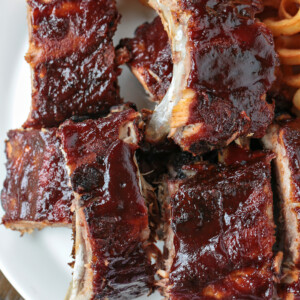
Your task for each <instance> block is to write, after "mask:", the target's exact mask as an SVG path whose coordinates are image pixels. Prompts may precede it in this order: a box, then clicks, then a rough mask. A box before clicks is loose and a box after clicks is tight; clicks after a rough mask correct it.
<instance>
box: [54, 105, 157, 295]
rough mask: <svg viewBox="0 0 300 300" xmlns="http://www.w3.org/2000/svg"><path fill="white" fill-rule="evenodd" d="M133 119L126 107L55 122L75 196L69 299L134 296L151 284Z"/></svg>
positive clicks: (134, 115) (135, 120)
mask: <svg viewBox="0 0 300 300" xmlns="http://www.w3.org/2000/svg"><path fill="white" fill-rule="evenodd" d="M138 123H139V114H138V113H137V112H135V111H134V110H132V109H131V110H126V111H123V112H118V113H114V114H112V115H111V116H109V117H107V118H103V119H98V120H87V121H84V122H81V123H74V122H72V121H67V122H66V123H64V124H63V125H62V126H61V128H60V137H61V138H62V142H63V150H64V152H65V154H66V159H67V165H68V167H69V170H70V177H71V181H72V186H73V189H74V191H75V194H76V199H77V200H76V205H75V206H76V242H75V255H76V260H75V267H74V275H73V283H72V292H71V297H70V299H133V298H135V297H138V296H140V295H142V294H145V293H147V292H148V291H149V289H150V288H152V286H153V282H154V268H153V266H152V264H151V260H150V256H151V253H150V252H151V250H152V247H153V245H152V244H151V243H150V242H149V238H150V230H149V224H148V209H147V206H146V203H145V198H144V197H143V195H142V188H141V178H139V176H140V175H139V173H138V169H137V166H136V163H135V158H134V155H135V150H136V149H137V148H138V145H137V143H138V141H139V139H140V136H139V131H138V127H137V125H138Z"/></svg>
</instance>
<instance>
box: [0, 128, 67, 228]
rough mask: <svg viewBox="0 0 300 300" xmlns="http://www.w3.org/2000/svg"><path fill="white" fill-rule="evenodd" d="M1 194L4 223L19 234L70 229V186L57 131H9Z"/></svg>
mask: <svg viewBox="0 0 300 300" xmlns="http://www.w3.org/2000/svg"><path fill="white" fill-rule="evenodd" d="M6 155H7V163H6V169H7V175H6V179H5V182H4V187H3V190H2V192H1V201H2V206H3V209H4V211H5V215H4V217H3V219H2V222H3V224H4V225H5V226H6V227H8V228H11V229H14V230H20V231H21V232H30V231H32V230H33V229H35V228H37V229H42V228H43V227H45V226H49V225H50V226H71V223H72V213H71V211H70V207H71V203H72V200H73V193H72V189H71V187H69V186H68V180H69V178H68V174H67V170H66V169H65V164H64V157H63V154H62V152H61V150H60V142H59V140H58V139H57V138H56V129H49V130H42V131H39V130H35V129H33V130H11V131H9V132H8V140H7V141H6Z"/></svg>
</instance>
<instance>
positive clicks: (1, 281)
mask: <svg viewBox="0 0 300 300" xmlns="http://www.w3.org/2000/svg"><path fill="white" fill-rule="evenodd" d="M0 300H24V299H23V298H22V297H21V296H20V295H19V294H18V292H17V291H16V290H15V289H14V288H13V287H12V285H11V284H10V283H9V282H8V281H7V279H6V278H5V277H4V275H3V274H2V273H1V271H0Z"/></svg>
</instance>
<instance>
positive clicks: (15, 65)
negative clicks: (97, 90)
mask: <svg viewBox="0 0 300 300" xmlns="http://www.w3.org/2000/svg"><path fill="white" fill-rule="evenodd" d="M118 5H119V10H120V12H121V14H122V16H123V17H122V22H121V24H120V25H119V30H118V32H117V35H116V37H115V41H116V42H118V41H119V39H120V38H121V37H131V36H132V35H133V32H134V30H135V28H136V27H137V26H138V25H139V24H141V23H143V22H144V21H151V20H152V19H153V16H154V13H153V12H152V11H151V10H150V9H148V8H145V7H143V6H142V5H141V4H139V2H138V1H137V0H119V3H118ZM27 48H28V36H27V21H26V4H25V0H1V10H0V186H1V188H2V183H3V180H4V178H5V167H4V163H5V161H6V158H5V155H4V140H5V138H6V132H7V131H8V130H9V129H13V128H18V127H20V126H21V125H22V123H23V122H24V121H25V120H26V118H27V115H28V112H29V108H30V101H31V82H30V69H29V66H28V65H27V64H26V62H25V61H24V55H25V53H26V51H27ZM120 86H121V94H122V96H123V97H124V98H125V100H127V101H132V102H136V103H137V104H138V106H139V107H149V105H150V104H149V102H147V99H146V96H145V93H144V91H143V89H142V87H141V86H140V85H139V84H138V82H137V80H136V79H135V78H134V77H133V75H132V74H131V73H130V72H129V71H128V70H127V68H124V71H123V73H122V76H121V79H120ZM2 215H3V210H2V208H0V217H2ZM71 248H72V241H71V230H70V229H66V228H58V229H52V228H48V229H44V230H42V231H40V232H34V233H33V234H31V235H28V234H27V235H24V236H23V237H20V234H19V233H18V232H13V231H11V230H8V229H5V227H4V226H3V225H1V226H0V269H1V271H2V272H3V273H4V274H5V276H6V277H7V278H8V280H9V281H10V282H11V283H12V284H13V286H14V287H15V288H16V289H17V290H18V292H19V293H20V294H21V295H22V296H23V297H24V298H25V299H28V300H62V299H64V296H65V294H66V291H67V288H68V285H69V283H70V280H71V273H72V270H71V268H70V267H69V266H68V265H67V263H68V262H70V261H71V258H70V252H71ZM160 298H161V297H160V296H159V295H158V294H155V295H152V296H151V297H149V298H146V297H143V298H142V299H149V300H150V299H151V300H154V299H160Z"/></svg>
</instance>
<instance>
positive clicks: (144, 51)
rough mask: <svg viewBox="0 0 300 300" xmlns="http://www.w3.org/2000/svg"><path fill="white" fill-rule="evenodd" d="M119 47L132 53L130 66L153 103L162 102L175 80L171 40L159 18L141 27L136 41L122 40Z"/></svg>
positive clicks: (133, 39) (137, 31) (137, 30)
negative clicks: (173, 79)
mask: <svg viewBox="0 0 300 300" xmlns="http://www.w3.org/2000/svg"><path fill="white" fill-rule="evenodd" d="M120 47H121V48H122V47H123V48H125V49H126V50H127V51H128V52H129V55H130V56H129V61H128V62H127V64H128V66H129V67H130V68H131V71H132V72H133V74H135V76H136V77H137V79H138V80H139V81H140V82H141V84H142V85H143V87H144V88H145V90H146V91H147V93H148V94H149V95H150V97H151V100H154V101H161V100H162V99H163V97H164V96H165V94H166V91H167V90H168V88H169V86H170V83H171V80H172V70H173V62H172V54H171V47H170V44H169V38H168V35H167V33H166V31H165V30H164V27H163V25H162V23H161V20H160V18H159V17H156V18H155V19H154V20H153V21H152V22H151V23H144V24H143V25H141V26H139V27H138V28H137V29H136V31H135V37H134V38H132V39H123V40H121V42H120Z"/></svg>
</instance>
